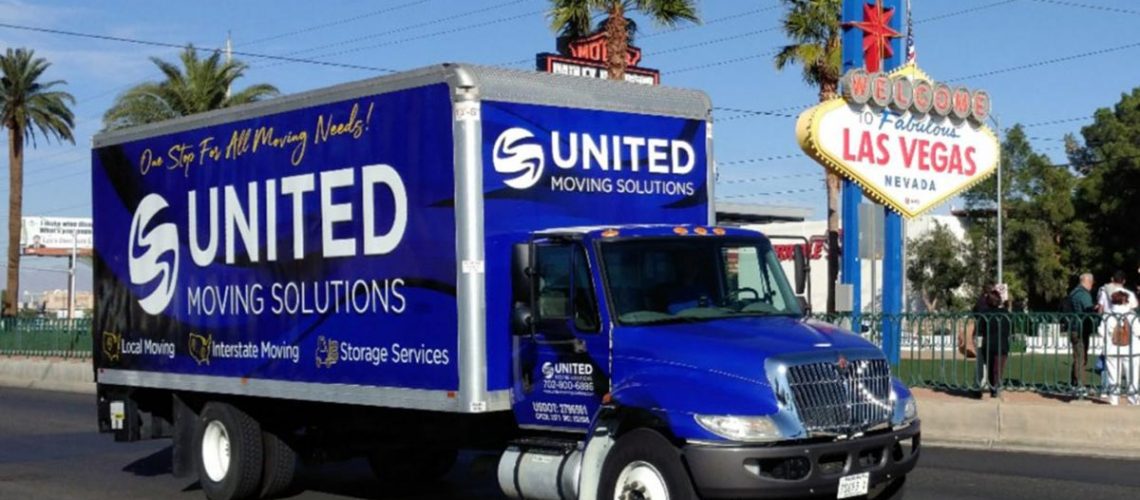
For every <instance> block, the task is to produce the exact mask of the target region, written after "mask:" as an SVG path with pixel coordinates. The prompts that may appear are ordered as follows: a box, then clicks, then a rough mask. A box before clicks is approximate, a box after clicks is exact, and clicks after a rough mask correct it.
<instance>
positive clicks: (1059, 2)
mask: <svg viewBox="0 0 1140 500" xmlns="http://www.w3.org/2000/svg"><path fill="white" fill-rule="evenodd" d="M1029 1H1031V2H1037V3H1048V4H1053V5H1063V6H1065V7H1077V8H1080V9H1090V10H1099V11H1102V12H1114V13H1117V14H1132V15H1134V16H1140V10H1132V9H1122V8H1120V7H1108V6H1106V5H1091V4H1087V3H1077V2H1067V1H1063V0H1029Z"/></svg>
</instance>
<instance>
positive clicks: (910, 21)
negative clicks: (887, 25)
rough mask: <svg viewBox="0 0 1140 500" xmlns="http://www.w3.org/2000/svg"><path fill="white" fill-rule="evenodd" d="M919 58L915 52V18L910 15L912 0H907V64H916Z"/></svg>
mask: <svg viewBox="0 0 1140 500" xmlns="http://www.w3.org/2000/svg"><path fill="white" fill-rule="evenodd" d="M917 57H918V55H917V54H916V53H915V51H914V16H912V15H911V14H910V0H906V62H908V63H912V62H915V59H916V58H917Z"/></svg>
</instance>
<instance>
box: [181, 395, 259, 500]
mask: <svg viewBox="0 0 1140 500" xmlns="http://www.w3.org/2000/svg"><path fill="white" fill-rule="evenodd" d="M212 423H217V424H218V425H220V426H221V429H223V430H224V432H225V434H226V436H227V437H228V440H229V463H228V467H227V468H226V470H225V473H224V475H222V476H221V478H220V480H214V479H211V477H210V472H209V471H208V470H207V468H206V464H205V454H206V449H205V446H206V445H205V442H204V440H205V439H206V435H207V429H209V428H210V425H211V424H212ZM195 436H196V438H197V439H195V440H194V441H195V445H196V446H195V450H194V456H195V457H196V461H197V465H198V483H199V484H200V485H201V486H202V491H203V492H205V493H206V497H207V498H210V499H211V500H241V499H245V498H251V497H253V496H255V495H257V493H258V488H259V487H260V486H261V473H262V457H263V450H262V440H261V426H260V425H258V423H257V421H256V420H254V419H253V418H252V417H250V416H249V415H247V414H246V413H245V412H243V411H241V410H239V409H237V408H235V407H233V406H231V405H228V404H226V403H208V404H206V407H205V408H203V409H202V413H201V414H200V415H199V416H198V429H197V432H196V433H195Z"/></svg>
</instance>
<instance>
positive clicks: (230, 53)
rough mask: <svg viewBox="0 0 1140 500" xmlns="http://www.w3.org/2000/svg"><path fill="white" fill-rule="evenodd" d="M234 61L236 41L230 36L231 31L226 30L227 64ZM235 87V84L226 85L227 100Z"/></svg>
mask: <svg viewBox="0 0 1140 500" xmlns="http://www.w3.org/2000/svg"><path fill="white" fill-rule="evenodd" d="M233 60H234V41H233V37H231V36H230V31H229V30H226V64H227V65H229V64H230V63H232V62H233ZM231 87H233V82H230V83H229V84H227V85H226V99H229V98H230V89H231Z"/></svg>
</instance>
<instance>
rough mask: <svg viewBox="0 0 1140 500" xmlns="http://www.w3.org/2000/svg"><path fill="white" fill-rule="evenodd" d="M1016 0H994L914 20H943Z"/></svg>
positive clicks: (923, 21) (916, 22)
mask: <svg viewBox="0 0 1140 500" xmlns="http://www.w3.org/2000/svg"><path fill="white" fill-rule="evenodd" d="M1016 1H1017V0H1004V1H1002V2H994V3H991V4H986V5H979V6H977V7H970V8H969V9H962V10H956V11H954V12H947V13H945V14H938V15H936V16H932V17H926V18H923V19H918V20H916V21H915V22H914V24H922V23H929V22H932V21H941V20H943V19H946V18H948V17H955V16H961V15H965V14H972V13H974V12H978V11H980V10H986V9H992V8H994V7H1000V6H1002V5H1006V4H1011V3H1014V2H1016Z"/></svg>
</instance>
